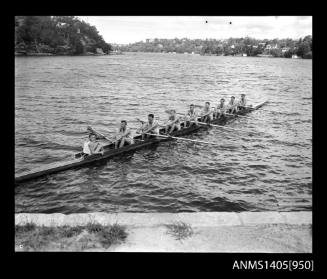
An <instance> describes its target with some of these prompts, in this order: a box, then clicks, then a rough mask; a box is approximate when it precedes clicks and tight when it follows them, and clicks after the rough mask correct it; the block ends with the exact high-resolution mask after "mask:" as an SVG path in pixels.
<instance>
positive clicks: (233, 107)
mask: <svg viewBox="0 0 327 279" xmlns="http://www.w3.org/2000/svg"><path fill="white" fill-rule="evenodd" d="M227 109H228V112H229V113H236V112H237V103H236V101H235V97H234V96H232V97H231V98H230V101H229V103H228V105H227Z"/></svg>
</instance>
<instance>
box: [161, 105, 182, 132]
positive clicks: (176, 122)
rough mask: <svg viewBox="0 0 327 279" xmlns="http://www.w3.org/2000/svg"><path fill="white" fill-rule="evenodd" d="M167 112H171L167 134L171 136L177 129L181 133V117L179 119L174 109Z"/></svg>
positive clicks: (166, 128) (166, 129)
mask: <svg viewBox="0 0 327 279" xmlns="http://www.w3.org/2000/svg"><path fill="white" fill-rule="evenodd" d="M167 112H169V114H170V115H169V118H168V122H167V125H166V127H165V133H166V134H167V133H169V134H170V133H172V132H173V131H174V130H175V128H176V129H177V131H179V130H180V129H181V123H180V117H178V116H177V115H176V110H174V109H172V110H170V111H167ZM169 128H170V129H169ZM168 130H169V131H168Z"/></svg>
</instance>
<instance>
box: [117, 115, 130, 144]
mask: <svg viewBox="0 0 327 279" xmlns="http://www.w3.org/2000/svg"><path fill="white" fill-rule="evenodd" d="M119 143H120V144H119ZM125 143H127V144H128V145H130V144H133V143H134V139H133V136H132V131H131V130H130V129H129V128H127V121H126V120H122V121H121V122H120V127H119V128H118V131H117V135H116V141H115V149H117V148H118V144H119V148H122V147H123V146H124V145H125Z"/></svg>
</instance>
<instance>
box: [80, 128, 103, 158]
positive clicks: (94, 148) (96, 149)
mask: <svg viewBox="0 0 327 279" xmlns="http://www.w3.org/2000/svg"><path fill="white" fill-rule="evenodd" d="M83 153H84V154H83V155H86V156H88V155H92V154H102V155H103V153H104V149H103V146H102V144H101V143H100V142H98V141H97V138H96V135H95V134H94V133H90V134H89V140H88V141H86V142H85V143H84V146H83Z"/></svg>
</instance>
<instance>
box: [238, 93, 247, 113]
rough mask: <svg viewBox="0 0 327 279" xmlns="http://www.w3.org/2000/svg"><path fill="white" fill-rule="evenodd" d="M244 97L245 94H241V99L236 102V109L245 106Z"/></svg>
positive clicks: (241, 108)
mask: <svg viewBox="0 0 327 279" xmlns="http://www.w3.org/2000/svg"><path fill="white" fill-rule="evenodd" d="M246 103H247V101H246V99H245V94H241V99H240V100H239V101H238V103H237V109H238V110H243V109H245V108H246Z"/></svg>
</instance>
